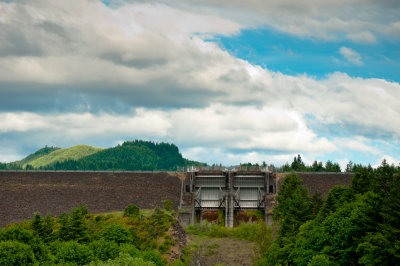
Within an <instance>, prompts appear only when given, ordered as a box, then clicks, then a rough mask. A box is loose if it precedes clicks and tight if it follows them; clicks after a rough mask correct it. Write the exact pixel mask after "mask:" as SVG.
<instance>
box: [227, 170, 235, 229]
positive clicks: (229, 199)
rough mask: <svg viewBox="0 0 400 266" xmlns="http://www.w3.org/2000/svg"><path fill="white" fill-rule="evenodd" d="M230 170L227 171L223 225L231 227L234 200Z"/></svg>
mask: <svg viewBox="0 0 400 266" xmlns="http://www.w3.org/2000/svg"><path fill="white" fill-rule="evenodd" d="M232 178H233V177H232V176H231V172H230V171H229V172H228V189H227V191H228V193H227V195H226V197H225V227H233V210H234V200H233V197H234V196H233V180H232Z"/></svg>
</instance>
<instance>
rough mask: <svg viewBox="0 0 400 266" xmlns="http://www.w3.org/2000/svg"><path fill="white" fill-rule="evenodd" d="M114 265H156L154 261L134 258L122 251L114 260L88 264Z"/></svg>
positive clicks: (94, 265)
mask: <svg viewBox="0 0 400 266" xmlns="http://www.w3.org/2000/svg"><path fill="white" fill-rule="evenodd" d="M114 265H123V266H154V265H156V264H155V263H154V262H151V261H145V260H144V259H143V258H139V257H135V258H133V257H132V256H130V255H129V254H127V253H120V254H119V256H118V257H117V258H116V259H114V260H108V261H104V262H102V261H100V262H99V261H96V262H91V263H90V264H88V266H114Z"/></svg>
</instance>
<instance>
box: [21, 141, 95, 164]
mask: <svg viewBox="0 0 400 266" xmlns="http://www.w3.org/2000/svg"><path fill="white" fill-rule="evenodd" d="M41 150H43V149H41ZM101 150H102V149H101V148H96V147H92V146H88V145H76V146H73V147H71V148H67V149H59V148H57V149H56V150H53V151H52V152H50V153H48V154H44V155H42V156H38V157H37V158H35V159H33V160H29V161H28V163H25V164H24V165H23V166H24V167H25V166H26V165H27V164H29V165H31V166H32V167H33V168H40V167H46V166H48V165H52V164H54V163H56V162H62V161H66V160H78V159H80V158H82V157H86V156H89V155H91V154H94V153H96V152H99V151H101ZM39 151H40V150H39ZM28 157H29V156H28ZM28 157H26V158H25V159H23V160H26V159H27V158H28ZM23 160H22V161H23Z"/></svg>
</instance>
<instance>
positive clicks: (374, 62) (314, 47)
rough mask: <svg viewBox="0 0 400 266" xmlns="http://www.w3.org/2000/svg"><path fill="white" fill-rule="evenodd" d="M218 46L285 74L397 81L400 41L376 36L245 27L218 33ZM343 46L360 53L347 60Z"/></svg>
mask: <svg viewBox="0 0 400 266" xmlns="http://www.w3.org/2000/svg"><path fill="white" fill-rule="evenodd" d="M213 41H217V42H218V43H219V45H220V46H221V47H222V48H224V49H226V50H227V51H229V53H231V54H232V55H234V56H235V57H238V58H241V59H244V60H247V61H249V62H251V63H252V64H256V65H260V66H262V67H263V68H267V69H270V70H272V71H277V72H282V73H284V74H287V75H299V74H300V75H301V74H306V75H310V76H313V77H315V78H317V79H321V78H324V77H325V76H326V75H327V74H330V73H333V72H344V73H347V74H348V75H350V76H354V77H363V78H380V79H385V80H388V81H395V82H399V81H400V49H399V47H400V41H399V39H388V38H385V37H383V38H379V39H378V40H377V41H376V42H373V43H357V42H353V41H349V40H346V39H339V40H320V39H315V38H311V39H310V38H301V37H299V36H293V35H290V34H287V33H283V32H279V31H276V30H274V29H270V28H268V27H267V28H260V29H245V30H242V31H241V32H240V33H239V34H237V35H234V36H218V37H217V39H216V40H213ZM342 47H346V48H348V49H351V50H353V51H355V52H356V53H358V54H359V56H360V63H359V64H358V63H354V62H352V61H351V60H350V61H349V60H348V59H346V57H345V56H344V55H343V54H342V53H341V52H340V51H341V48H342Z"/></svg>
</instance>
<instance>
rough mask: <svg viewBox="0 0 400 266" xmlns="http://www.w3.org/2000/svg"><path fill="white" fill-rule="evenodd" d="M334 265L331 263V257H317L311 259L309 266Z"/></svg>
mask: <svg viewBox="0 0 400 266" xmlns="http://www.w3.org/2000/svg"><path fill="white" fill-rule="evenodd" d="M329 265H332V263H331V262H330V261H329V257H328V256H326V255H319V254H318V255H315V256H314V257H312V258H311V260H310V262H309V263H308V264H307V266H329Z"/></svg>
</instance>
